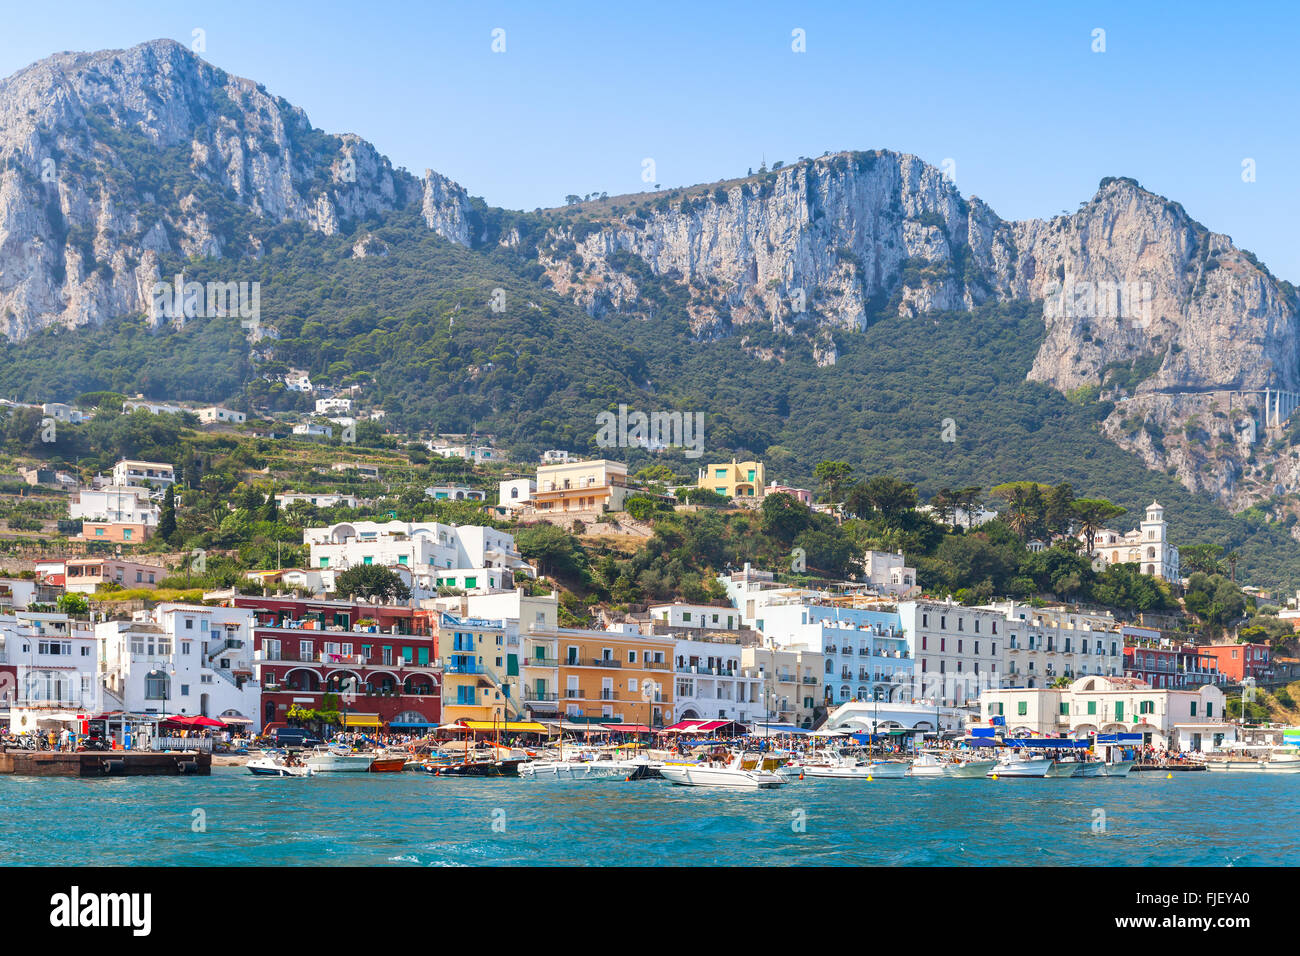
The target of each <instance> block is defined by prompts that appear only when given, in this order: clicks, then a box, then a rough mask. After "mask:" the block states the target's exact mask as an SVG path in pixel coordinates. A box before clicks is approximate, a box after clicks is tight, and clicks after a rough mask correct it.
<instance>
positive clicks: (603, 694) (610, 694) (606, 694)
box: [600, 687, 620, 700]
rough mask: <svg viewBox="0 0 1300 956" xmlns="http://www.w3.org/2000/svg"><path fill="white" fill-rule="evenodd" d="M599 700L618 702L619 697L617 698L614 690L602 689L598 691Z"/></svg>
mask: <svg viewBox="0 0 1300 956" xmlns="http://www.w3.org/2000/svg"><path fill="white" fill-rule="evenodd" d="M600 699H601V700H619V699H620V698H619V696H618V691H616V690H606V689H604V688H603V687H602V688H601V690H600Z"/></svg>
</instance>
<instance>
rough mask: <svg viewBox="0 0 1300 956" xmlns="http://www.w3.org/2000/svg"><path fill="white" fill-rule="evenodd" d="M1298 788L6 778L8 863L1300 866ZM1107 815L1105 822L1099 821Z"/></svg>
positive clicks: (1211, 783)
mask: <svg viewBox="0 0 1300 956" xmlns="http://www.w3.org/2000/svg"><path fill="white" fill-rule="evenodd" d="M1297 797H1300V776H1291V775H1286V776H1281V777H1272V776H1264V775H1258V776H1256V775H1248V774H1242V775H1235V774H1234V775H1231V776H1229V775H1226V774H1210V773H1190V774H1188V773H1182V774H1179V773H1175V774H1173V777H1172V779H1166V777H1165V775H1164V774H1156V773H1143V774H1132V775H1130V776H1129V777H1128V778H1124V779H1106V778H1100V779H1092V780H1082V779H1081V780H1071V779H1063V780H996V781H995V780H944V779H936V780H880V781H872V782H865V781H860V780H819V781H809V780H804V781H798V782H793V783H791V784H789V785H787V786H785V787H781V788H778V789H776V790H766V791H756V792H744V793H742V792H728V791H724V790H705V789H698V788H688V787H675V786H673V785H671V784H668V783H666V782H664V781H661V780H651V781H638V782H627V781H625V780H622V779H612V780H600V781H589V782H579V783H575V782H569V781H566V782H557V781H554V780H531V779H514V780H511V779H504V780H474V779H454V778H435V777H432V776H430V775H428V774H425V773H416V772H407V773H399V774H346V773H345V774H333V775H319V776H316V777H313V778H309V779H281V778H262V777H255V776H253V775H252V774H250V773H248V772H247V771H246V770H244V769H242V768H236V767H218V768H214V769H213V771H212V775H211V776H210V777H197V778H196V777H142V778H119V779H111V778H110V779H103V780H98V779H94V780H75V779H49V778H45V779H42V778H30V777H13V776H5V777H0V807H3V810H2V811H0V862H3V863H5V864H9V865H46V864H62V865H77V866H80V865H109V866H130V865H163V866H166V865H174V866H244V865H266V866H286V865H308V866H311V865H324V864H351V865H362V866H485V865H486V866H494V865H537V866H553V865H576V866H589V865H627V866H664V865H741V866H774V865H775V866H780V865H789V866H798V865H830V866H871V865H876V866H929V865H970V866H989V865H1010V866H1015V865H1023V864H1036V865H1047V866H1081V865H1085V866H1155V865H1166V866H1178V865H1188V864H1194V865H1200V866H1295V865H1297V864H1300V800H1298V799H1297ZM1103 814H1104V816H1103Z"/></svg>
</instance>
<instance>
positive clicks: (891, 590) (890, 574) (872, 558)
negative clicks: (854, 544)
mask: <svg viewBox="0 0 1300 956" xmlns="http://www.w3.org/2000/svg"><path fill="white" fill-rule="evenodd" d="M863 574H864V575H865V577H866V580H867V582H868V583H869V584H871V586H872V587H874V588H875V589H876V590H877V591H880V592H881V593H882V594H894V595H897V596H899V597H912V596H913V594H914V593H919V592H920V588H918V587H917V585H916V568H909V567H907V561H906V560H905V559H904V557H903V552H902V551H899V552H898V553H897V554H895V553H894V552H892V551H868V552H867V553H866V557H865V558H864V559H863Z"/></svg>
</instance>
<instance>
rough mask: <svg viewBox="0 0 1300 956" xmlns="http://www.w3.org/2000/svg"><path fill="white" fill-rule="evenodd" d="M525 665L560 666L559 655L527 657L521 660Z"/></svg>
mask: <svg viewBox="0 0 1300 956" xmlns="http://www.w3.org/2000/svg"><path fill="white" fill-rule="evenodd" d="M520 663H522V664H523V666H524V667H559V666H560V659H559V658H558V657H525V658H523V659H522V660H521V662H520Z"/></svg>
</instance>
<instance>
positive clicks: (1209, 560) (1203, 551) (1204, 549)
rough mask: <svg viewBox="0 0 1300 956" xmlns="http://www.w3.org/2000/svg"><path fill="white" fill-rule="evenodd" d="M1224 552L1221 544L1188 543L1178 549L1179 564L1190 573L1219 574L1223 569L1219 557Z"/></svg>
mask: <svg viewBox="0 0 1300 956" xmlns="http://www.w3.org/2000/svg"><path fill="white" fill-rule="evenodd" d="M1222 554H1223V545H1220V544H1187V545H1183V546H1182V547H1181V548H1179V549H1178V563H1179V566H1180V567H1181V568H1182V569H1183V570H1184V571H1186V572H1187V573H1188V574H1195V573H1197V572H1198V571H1199V572H1200V573H1202V574H1218V573H1219V572H1220V571H1222V570H1223V565H1221V564H1220V563H1219V558H1220V556H1221V555H1222Z"/></svg>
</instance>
